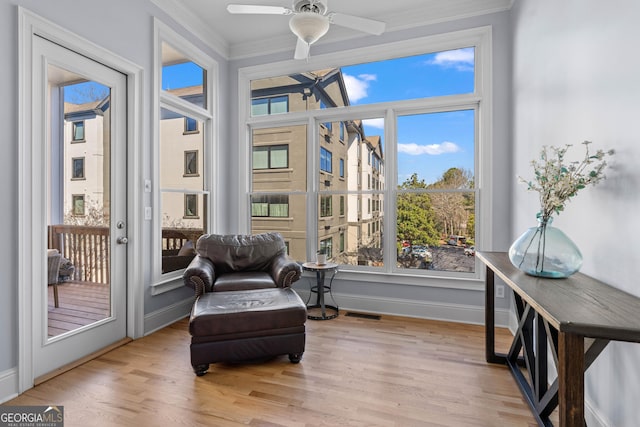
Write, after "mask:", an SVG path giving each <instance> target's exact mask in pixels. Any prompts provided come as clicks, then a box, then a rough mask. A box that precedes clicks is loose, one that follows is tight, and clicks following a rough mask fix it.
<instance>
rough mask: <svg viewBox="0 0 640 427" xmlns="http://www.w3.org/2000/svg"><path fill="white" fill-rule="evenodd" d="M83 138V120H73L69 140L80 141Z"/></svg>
mask: <svg viewBox="0 0 640 427" xmlns="http://www.w3.org/2000/svg"><path fill="white" fill-rule="evenodd" d="M84 140H85V137H84V121H79V122H73V135H72V136H71V142H82V141H84Z"/></svg>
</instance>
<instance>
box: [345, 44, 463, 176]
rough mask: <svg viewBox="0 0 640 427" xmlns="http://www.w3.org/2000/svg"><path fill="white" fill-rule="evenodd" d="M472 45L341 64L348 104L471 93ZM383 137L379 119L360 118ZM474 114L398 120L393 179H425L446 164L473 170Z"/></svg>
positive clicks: (368, 131)
mask: <svg viewBox="0 0 640 427" xmlns="http://www.w3.org/2000/svg"><path fill="white" fill-rule="evenodd" d="M473 66H474V51H473V48H467V49H458V50H452V51H446V52H439V53H433V54H428V55H419V56H413V57H407V58H400V59H395V60H390V61H382V62H374V63H368V64H362V65H354V66H349V67H343V68H342V73H343V76H344V80H345V84H346V86H347V91H348V93H349V99H350V101H351V104H352V105H358V104H372V103H377V102H385V101H397V100H405V99H415V98H422V97H433V96H442V95H452V94H463V93H472V92H473V89H474V88H473V85H474V73H473ZM364 124H365V133H366V134H367V135H381V136H383V135H384V125H383V120H382V119H378V120H367V121H365V123H364ZM473 159H474V114H473V111H456V112H450V113H435V114H425V115H415V116H405V117H400V118H399V119H398V163H399V167H398V183H402V182H404V181H405V180H406V179H407V178H408V177H409V176H411V174H412V173H414V172H415V173H418V177H419V178H420V179H424V180H425V181H426V182H428V183H431V182H434V181H436V180H438V179H439V178H440V177H441V176H442V174H443V172H445V171H446V170H447V169H449V168H451V167H460V168H464V169H468V170H470V171H471V172H473Z"/></svg>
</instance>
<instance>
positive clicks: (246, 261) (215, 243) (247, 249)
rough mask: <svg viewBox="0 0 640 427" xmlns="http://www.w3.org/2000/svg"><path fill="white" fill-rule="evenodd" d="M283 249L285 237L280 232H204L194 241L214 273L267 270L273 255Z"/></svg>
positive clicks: (283, 251) (278, 253)
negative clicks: (221, 233) (210, 264)
mask: <svg viewBox="0 0 640 427" xmlns="http://www.w3.org/2000/svg"><path fill="white" fill-rule="evenodd" d="M285 251H286V247H285V243H284V239H283V238H282V235H280V233H262V234H255V235H219V234H205V235H203V236H201V237H200V238H199V239H198V242H197V243H196V252H197V253H198V255H200V256H202V257H205V258H208V259H210V260H211V261H212V262H213V264H214V266H215V268H216V274H224V273H230V272H235V271H267V270H269V269H270V268H271V264H272V261H273V259H274V258H275V257H276V256H278V255H281V254H283V253H285Z"/></svg>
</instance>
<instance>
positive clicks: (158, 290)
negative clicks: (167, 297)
mask: <svg viewBox="0 0 640 427" xmlns="http://www.w3.org/2000/svg"><path fill="white" fill-rule="evenodd" d="M172 273H175V272H172ZM167 276H168V277H162V278H161V279H160V280H159V281H158V282H156V283H152V284H151V295H154V296H155V295H160V294H164V293H165V292H169V291H173V290H174V289H178V288H182V287H184V282H183V281H182V270H180V272H179V275H178V274H170V275H169V274H167Z"/></svg>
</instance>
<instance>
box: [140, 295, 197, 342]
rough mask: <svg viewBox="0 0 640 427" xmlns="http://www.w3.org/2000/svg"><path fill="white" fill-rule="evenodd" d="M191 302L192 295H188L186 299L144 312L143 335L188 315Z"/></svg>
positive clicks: (191, 305) (192, 300)
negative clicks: (150, 311)
mask: <svg viewBox="0 0 640 427" xmlns="http://www.w3.org/2000/svg"><path fill="white" fill-rule="evenodd" d="M193 302H194V299H193V297H189V298H188V299H185V300H182V301H178V302H176V303H174V304H172V305H169V306H167V307H163V308H162V309H161V310H156V311H154V312H152V313H149V314H146V315H145V316H144V335H145V336H146V335H149V334H151V333H153V332H155V331H157V330H160V329H162V328H164V327H165V326H169V325H171V324H172V323H175V322H177V321H178V320H180V319H182V318H184V317H186V316H188V315H189V313H191V307H193Z"/></svg>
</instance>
